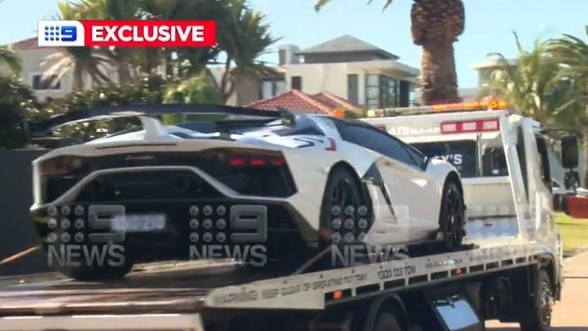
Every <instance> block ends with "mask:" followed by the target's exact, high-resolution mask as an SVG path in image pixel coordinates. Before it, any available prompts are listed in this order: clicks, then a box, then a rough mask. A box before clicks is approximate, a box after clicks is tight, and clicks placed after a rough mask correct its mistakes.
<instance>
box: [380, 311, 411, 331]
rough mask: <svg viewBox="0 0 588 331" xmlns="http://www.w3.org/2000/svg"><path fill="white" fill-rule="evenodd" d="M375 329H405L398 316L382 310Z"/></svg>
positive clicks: (393, 330)
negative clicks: (401, 325) (397, 318)
mask: <svg viewBox="0 0 588 331" xmlns="http://www.w3.org/2000/svg"><path fill="white" fill-rule="evenodd" d="M373 331H404V330H402V328H401V327H400V323H398V320H396V317H395V316H394V315H393V314H391V313H389V312H386V311H384V312H381V313H380V314H379V315H378V317H377V318H376V322H375V323H374V329H373Z"/></svg>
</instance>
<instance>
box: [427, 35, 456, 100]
mask: <svg viewBox="0 0 588 331" xmlns="http://www.w3.org/2000/svg"><path fill="white" fill-rule="evenodd" d="M453 41H454V39H453V38H449V36H447V35H436V36H434V38H427V39H426V40H424V42H423V54H422V58H421V88H422V91H421V99H422V102H423V104H425V105H432V104H439V103H455V102H461V100H462V99H461V98H460V97H459V94H458V90H457V73H456V72H455V57H454V52H453Z"/></svg>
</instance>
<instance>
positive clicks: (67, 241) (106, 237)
mask: <svg viewBox="0 0 588 331" xmlns="http://www.w3.org/2000/svg"><path fill="white" fill-rule="evenodd" d="M185 113H192V114H200V115H201V116H207V117H208V118H210V116H211V114H216V115H215V116H217V117H218V115H219V114H221V115H222V116H226V117H225V118H223V119H222V120H208V121H195V122H190V123H184V124H178V125H173V126H171V125H170V126H166V125H163V124H162V122H161V121H160V120H159V119H158V118H159V117H158V116H159V115H161V114H185ZM133 116H134V117H138V118H140V120H141V123H142V129H137V130H135V131H125V132H120V133H117V134H113V135H110V136H106V137H103V138H99V139H96V140H92V141H89V142H86V143H83V144H78V145H73V146H68V147H63V148H58V149H55V150H52V151H50V152H48V153H47V154H45V155H43V156H42V157H40V158H38V159H36V160H35V161H34V162H33V172H34V174H33V175H34V205H33V206H32V207H31V215H32V218H33V221H34V223H35V225H36V229H37V231H38V233H39V235H40V236H41V237H42V239H43V242H44V244H45V248H46V249H47V250H48V253H49V254H53V255H55V256H54V258H55V259H54V261H61V262H62V263H61V265H59V266H57V267H58V269H59V270H60V271H61V272H62V273H64V274H65V275H67V276H70V277H72V278H75V279H78V280H89V279H105V278H120V277H123V276H124V275H125V274H127V273H128V272H129V271H130V270H131V268H132V265H133V264H134V263H136V262H139V261H153V260H162V259H190V258H227V257H228V258H236V259H247V257H246V255H247V254H248V253H249V257H251V256H255V255H256V256H257V257H261V256H262V255H264V254H265V255H266V256H265V258H264V259H265V260H267V259H269V260H268V261H275V260H278V261H287V262H288V263H292V264H294V263H302V262H303V261H306V260H307V259H309V258H310V257H312V256H315V255H316V254H318V253H319V252H321V251H324V250H325V249H327V248H328V247H340V245H345V244H359V245H366V246H371V247H374V246H379V245H389V244H410V243H422V242H435V241H437V242H440V243H441V242H442V243H444V245H443V246H444V247H445V248H447V249H454V248H456V247H458V246H460V245H461V242H462V239H463V236H464V235H465V233H464V227H465V222H466V219H465V216H464V213H465V205H464V202H463V196H462V194H463V193H462V186H461V180H460V177H459V174H458V173H457V171H456V170H455V168H454V167H453V166H452V165H451V164H449V163H448V162H446V161H443V160H442V159H439V158H434V157H433V158H429V157H426V156H424V155H423V154H422V153H420V152H419V151H418V150H416V149H414V148H412V147H411V146H409V145H407V144H405V143H403V142H402V141H400V140H399V139H397V138H395V137H393V136H391V135H389V134H387V133H386V132H383V131H381V130H378V129H377V128H374V127H372V126H370V125H368V124H366V123H363V122H361V121H359V120H353V119H345V118H338V117H333V116H324V115H315V114H301V115H293V114H292V113H289V112H287V111H262V110H256V109H246V108H237V107H235V108H233V107H228V106H205V105H198V106H194V105H163V106H162V105H148V106H145V105H143V106H128V107H125V108H122V107H112V108H105V109H95V110H88V111H85V112H81V113H68V114H66V115H62V116H61V117H56V118H52V119H50V120H49V121H48V122H45V123H40V124H39V125H40V127H43V130H52V129H55V128H56V127H59V126H61V125H65V124H70V123H73V122H77V121H88V120H95V119H103V118H113V117H133ZM333 244H337V245H336V246H332V245H333ZM56 245H57V246H56ZM244 246H246V247H249V248H247V250H249V251H247V250H245V251H244V250H243V247H244ZM55 247H58V248H59V249H56V248H55ZM64 247H65V249H64ZM96 247H98V248H96ZM255 249H257V251H255ZM71 251H75V254H74V253H71ZM64 252H65V253H64ZM60 254H61V255H60ZM64 254H65V255H64ZM101 254H102V255H101ZM94 255H96V256H98V258H92V256H94ZM101 256H102V258H99V257H101ZM73 257H75V258H76V259H77V260H76V261H72V259H73ZM58 258H59V259H58Z"/></svg>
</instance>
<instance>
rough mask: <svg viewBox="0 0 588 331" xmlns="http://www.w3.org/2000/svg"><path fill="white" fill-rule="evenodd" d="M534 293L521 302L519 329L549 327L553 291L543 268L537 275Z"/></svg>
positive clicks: (543, 329) (545, 330)
mask: <svg viewBox="0 0 588 331" xmlns="http://www.w3.org/2000/svg"><path fill="white" fill-rule="evenodd" d="M536 281H537V284H536V286H535V293H534V295H533V296H529V297H528V298H527V299H526V301H527V302H523V303H521V312H520V314H519V324H520V325H521V331H548V330H549V329H550V327H551V313H552V307H553V302H554V298H553V291H552V284H551V279H550V278H549V275H548V274H547V272H546V271H545V270H544V269H541V270H539V273H538V275H537V280H536Z"/></svg>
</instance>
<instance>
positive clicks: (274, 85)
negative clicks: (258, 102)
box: [259, 79, 287, 100]
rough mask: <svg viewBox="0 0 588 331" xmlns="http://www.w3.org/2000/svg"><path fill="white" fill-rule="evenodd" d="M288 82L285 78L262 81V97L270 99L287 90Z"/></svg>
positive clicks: (260, 96)
mask: <svg viewBox="0 0 588 331" xmlns="http://www.w3.org/2000/svg"><path fill="white" fill-rule="evenodd" d="M286 87H287V84H286V82H285V81H283V80H275V79H265V80H263V81H262V82H261V89H260V95H259V98H260V99H262V100H263V99H269V98H271V97H275V96H276V95H280V94H282V93H284V92H286Z"/></svg>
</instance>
